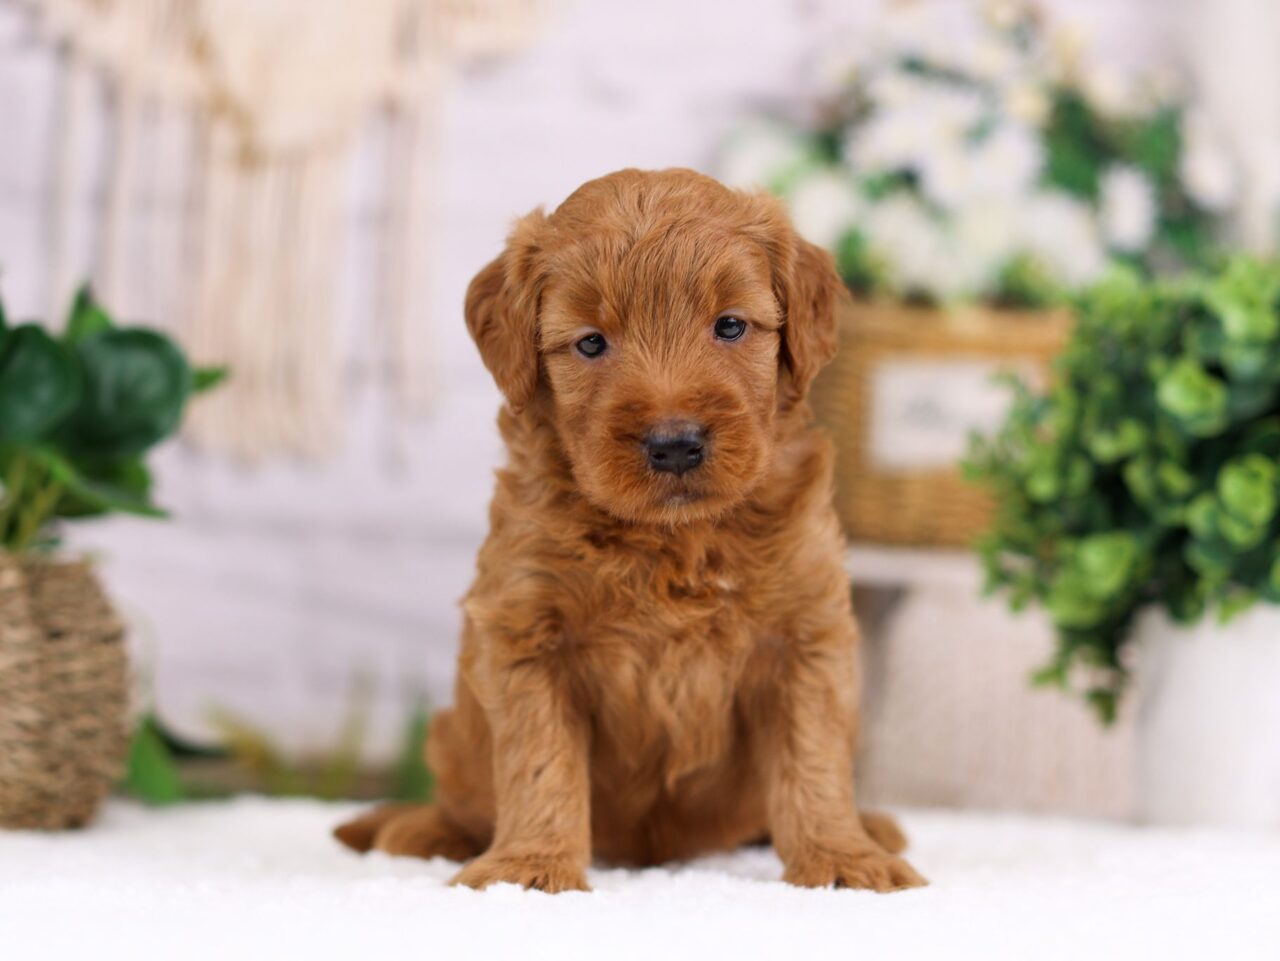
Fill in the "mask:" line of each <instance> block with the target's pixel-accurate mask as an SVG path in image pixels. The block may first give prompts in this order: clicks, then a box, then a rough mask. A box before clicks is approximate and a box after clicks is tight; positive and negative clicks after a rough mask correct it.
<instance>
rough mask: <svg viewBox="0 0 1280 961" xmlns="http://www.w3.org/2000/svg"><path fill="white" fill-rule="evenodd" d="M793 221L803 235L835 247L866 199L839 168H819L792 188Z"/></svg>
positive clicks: (821, 245) (810, 240)
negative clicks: (863, 198) (863, 199)
mask: <svg viewBox="0 0 1280 961" xmlns="http://www.w3.org/2000/svg"><path fill="white" fill-rule="evenodd" d="M787 203H788V206H789V207H790V209H791V220H792V222H793V223H794V224H795V227H796V230H797V231H799V232H800V236H802V237H804V239H805V240H807V241H809V242H810V243H814V244H817V245H818V246H819V247H826V248H827V249H831V248H833V247H835V245H836V243H837V242H838V241H839V240H840V238H841V237H843V236H844V235H845V234H846V233H847V232H848V231H849V229H850V228H851V227H853V226H854V222H855V221H856V220H857V218H858V215H859V213H860V212H861V209H862V199H861V197H860V196H859V195H858V190H857V188H856V187H855V186H854V184H853V182H852V181H851V180H850V179H849V177H848V176H847V175H846V174H845V173H843V172H842V171H840V170H837V169H831V168H828V169H825V170H817V171H815V172H814V173H812V174H810V175H809V176H806V177H802V178H801V179H800V180H799V181H798V182H797V183H796V184H795V185H794V186H793V187H792V188H791V190H790V191H789V193H788V196H787Z"/></svg>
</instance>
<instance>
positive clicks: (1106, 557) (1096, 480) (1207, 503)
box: [969, 259, 1280, 719]
mask: <svg viewBox="0 0 1280 961" xmlns="http://www.w3.org/2000/svg"><path fill="white" fill-rule="evenodd" d="M1015 384H1016V381H1015ZM969 467H970V470H971V472H972V474H973V476H974V477H975V478H976V479H978V480H980V481H982V482H983V483H985V484H986V485H987V486H988V487H989V488H990V489H991V491H992V492H993V493H994V494H995V496H996V499H997V505H998V506H997V513H996V517H995V521H994V523H993V525H992V528H991V530H990V532H989V533H988V534H987V535H986V537H985V538H984V540H983V542H982V545H981V551H982V554H983V556H984V559H985V562H986V568H987V572H988V576H989V583H990V585H991V587H992V588H993V589H999V590H1003V591H1005V592H1006V593H1007V595H1008V597H1009V599H1010V601H1011V603H1012V605H1013V606H1014V607H1015V608H1020V607H1022V606H1023V605H1025V604H1027V603H1029V602H1035V603H1038V604H1040V605H1042V606H1043V607H1044V608H1045V609H1046V610H1047V612H1048V614H1049V616H1050V618H1051V619H1052V621H1053V623H1054V625H1055V626H1056V628H1057V631H1058V636H1059V643H1058V648H1057V653H1056V656H1055V657H1054V659H1053V661H1052V663H1051V664H1049V666H1048V667H1046V668H1045V669H1044V671H1043V672H1041V674H1040V675H1039V678H1038V679H1039V680H1040V681H1042V682H1048V683H1055V684H1059V685H1066V684H1067V683H1068V681H1069V679H1070V676H1071V672H1072V669H1073V668H1077V667H1083V668H1085V669H1086V671H1087V673H1088V674H1089V676H1090V681H1089V684H1088V691H1087V696H1088V699H1089V701H1090V702H1091V703H1092V704H1093V705H1094V707H1096V708H1097V710H1098V711H1099V713H1100V714H1101V716H1102V717H1103V718H1104V719H1110V718H1112V717H1113V716H1114V713H1115V709H1116V702H1117V698H1118V696H1119V694H1120V693H1121V691H1122V690H1123V687H1124V683H1125V680H1126V677H1127V674H1128V666H1129V665H1128V659H1127V656H1126V653H1127V645H1128V637H1129V630H1130V627H1131V624H1132V622H1133V620H1134V617H1135V615H1136V614H1137V613H1138V612H1139V611H1141V610H1143V609H1144V608H1146V607H1148V606H1151V605H1159V606H1161V607H1163V608H1164V609H1165V610H1166V611H1167V612H1168V613H1169V615H1170V616H1171V617H1172V618H1173V619H1174V620H1175V621H1177V622H1180V623H1190V622H1194V621H1197V620H1199V619H1200V618H1201V617H1202V616H1204V615H1205V613H1206V612H1207V611H1209V610H1211V609H1215V608H1216V609H1217V610H1218V611H1219V612H1220V614H1221V616H1223V617H1224V618H1227V617H1230V616H1231V615H1232V614H1234V613H1237V612H1239V611H1241V610H1242V609H1244V608H1245V607H1247V606H1248V605H1250V604H1251V603H1253V602H1254V601H1256V600H1258V599H1262V600H1266V601H1269V602H1271V603H1280V265H1276V264H1274V263H1268V264H1264V263H1261V262H1257V261H1252V260H1246V259H1236V260H1233V261H1231V262H1230V263H1229V264H1228V265H1227V266H1226V268H1225V269H1224V270H1222V271H1221V272H1219V273H1216V274H1212V275H1207V276H1201V277H1193V278H1184V279H1182V280H1166V281H1162V282H1157V283H1151V282H1147V281H1143V280H1140V279H1139V278H1138V277H1137V276H1136V275H1135V274H1134V273H1133V272H1131V271H1129V272H1126V271H1120V272H1117V273H1115V274H1114V275H1112V276H1110V277H1109V278H1108V279H1106V280H1105V281H1103V282H1102V283H1101V284H1099V285H1097V286H1095V287H1094V288H1093V289H1091V290H1090V291H1088V292H1086V293H1085V294H1084V295H1083V296H1082V298H1081V301H1080V306H1079V312H1078V324H1077V327H1076V330H1075V333H1074V336H1073V339H1072V340H1071V342H1070V344H1069V346H1068V347H1067V349H1066V351H1065V352H1064V353H1063V355H1062V356H1061V358H1060V359H1059V362H1058V367H1057V380H1056V383H1055V385H1054V386H1053V387H1051V388H1050V389H1049V390H1047V391H1045V392H1033V391H1032V390H1030V389H1028V388H1027V387H1026V386H1023V385H1017V391H1016V400H1015V402H1014V405H1013V407H1012V409H1011V411H1010V413H1009V415H1008V418H1007V420H1006V421H1005V423H1004V426H1003V427H1002V428H1001V429H1000V430H999V431H998V433H996V434H995V435H994V436H993V437H991V438H988V439H985V440H979V441H976V442H975V446H974V449H973V452H972V455H971V458H970V463H969Z"/></svg>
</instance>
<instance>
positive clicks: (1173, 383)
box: [1156, 357, 1227, 437]
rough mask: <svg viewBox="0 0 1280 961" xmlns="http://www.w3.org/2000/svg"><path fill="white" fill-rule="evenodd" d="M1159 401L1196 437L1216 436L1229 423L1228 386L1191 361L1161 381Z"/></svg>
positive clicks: (1177, 366)
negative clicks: (1227, 421) (1227, 420)
mask: <svg viewBox="0 0 1280 961" xmlns="http://www.w3.org/2000/svg"><path fill="white" fill-rule="evenodd" d="M1156 400H1157V401H1158V403H1159V404H1160V406H1161V408H1163V409H1164V410H1165V411H1166V412H1168V413H1169V414H1170V415H1172V416H1173V417H1174V418H1176V419H1177V420H1178V421H1179V422H1180V423H1181V424H1182V426H1183V428H1184V429H1185V430H1186V431H1187V432H1188V433H1190V434H1194V435H1196V436H1200V437H1207V436H1209V435H1210V434H1216V433H1217V432H1218V431H1220V430H1221V429H1222V427H1223V425H1224V424H1225V423H1226V414H1227V388H1226V385H1225V384H1223V383H1222V381H1221V380H1219V379H1218V378H1217V377H1214V376H1213V375H1212V374H1210V373H1209V372H1208V371H1206V370H1205V369H1204V368H1203V367H1201V366H1200V365H1199V364H1198V363H1196V362H1195V361H1194V360H1193V359H1191V358H1190V357H1183V358H1182V359H1180V360H1179V361H1177V362H1176V363H1175V364H1174V365H1173V366H1172V367H1170V368H1169V370H1168V371H1166V372H1165V374H1164V376H1162V377H1161V378H1160V381H1159V383H1158V384H1157V386H1156Z"/></svg>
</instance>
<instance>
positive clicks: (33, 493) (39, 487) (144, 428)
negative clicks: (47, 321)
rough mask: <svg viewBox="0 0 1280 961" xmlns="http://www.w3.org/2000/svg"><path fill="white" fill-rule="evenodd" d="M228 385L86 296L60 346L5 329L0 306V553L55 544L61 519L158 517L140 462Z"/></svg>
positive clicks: (42, 335)
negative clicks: (191, 407) (198, 396)
mask: <svg viewBox="0 0 1280 961" xmlns="http://www.w3.org/2000/svg"><path fill="white" fill-rule="evenodd" d="M225 376H226V371H225V369H222V368H214V369H207V370H195V371H193V370H192V369H191V367H190V365H189V364H188V363H187V360H186V357H185V356H184V355H183V353H182V351H181V350H180V349H179V348H178V346H177V345H176V344H174V343H173V341H171V340H170V339H169V338H168V337H166V336H164V335H163V334H161V333H158V332H156V331H153V330H147V329H145V328H141V327H119V326H117V325H116V323H115V321H114V320H112V318H111V316H110V315H109V314H108V313H107V311H106V310H105V309H103V307H102V306H101V305H100V304H99V303H97V301H95V300H94V298H93V295H92V293H91V292H90V291H89V288H88V287H83V288H81V289H80V291H79V292H78V293H77V294H76V297H75V300H74V302H73V303H72V305H71V310H70V312H69V313H68V316H67V322H66V325H65V327H64V329H63V332H62V335H61V336H60V337H55V336H53V335H51V334H50V333H48V332H47V331H46V330H45V329H44V328H43V327H40V326H38V325H36V324H23V325H20V326H16V327H12V326H10V325H9V324H8V322H7V321H6V320H5V319H4V311H3V307H0V479H2V480H3V497H2V499H0V548H4V549H7V550H10V551H14V552H22V551H25V550H29V549H31V548H33V547H38V546H41V545H44V544H48V543H51V542H52V537H51V530H50V526H51V523H52V522H53V521H54V520H55V519H57V518H76V517H91V516H97V515H101V514H107V513H111V512H124V513H130V514H138V515H142V516H146V517H163V516H164V512H163V511H162V510H160V509H159V508H158V507H156V506H155V504H154V503H152V501H151V474H150V472H149V471H148V470H147V467H146V464H145V462H144V459H143V458H144V456H145V455H146V453H147V452H148V451H149V450H150V449H151V448H153V447H154V446H155V445H157V444H159V443H160V442H161V441H163V440H165V439H166V438H168V437H170V436H172V434H173V433H174V432H175V431H176V430H177V429H178V426H179V424H180V423H181V421H182V415H183V412H184V410H185V408H186V404H187V400H188V398H189V397H190V396H191V395H192V394H193V393H195V392H197V391H200V390H203V389H207V388H209V387H212V386H214V385H216V384H217V383H218V382H220V381H221V380H222V379H223V378H224V377H225Z"/></svg>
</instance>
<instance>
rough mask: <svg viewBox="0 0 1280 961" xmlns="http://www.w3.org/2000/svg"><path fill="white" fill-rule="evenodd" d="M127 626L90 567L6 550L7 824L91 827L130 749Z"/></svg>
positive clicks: (2, 585) (1, 755)
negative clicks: (14, 554) (20, 556)
mask: <svg viewBox="0 0 1280 961" xmlns="http://www.w3.org/2000/svg"><path fill="white" fill-rule="evenodd" d="M128 697H129V686H128V670H127V664H126V657H125V649H124V629H123V627H122V626H121V624H120V621H119V619H118V618H117V617H116V615H115V612H114V611H113V610H112V609H111V605H110V604H109V603H108V602H107V599H106V597H105V596H104V595H103V593H102V590H101V589H100V588H99V586H98V582H97V580H96V578H95V577H94V575H93V572H92V570H91V569H90V567H89V565H88V564H86V563H83V562H71V563H63V562H53V561H45V560H22V561H18V560H16V559H15V558H13V557H12V556H10V555H8V554H5V553H3V552H0V827H6V828H42V829H57V828H70V827H79V826H81V825H83V824H85V823H87V822H88V821H89V820H90V819H91V818H92V817H93V814H94V812H95V811H96V810H97V808H98V805H99V804H100V803H101V801H102V799H103V798H104V797H105V796H106V795H107V792H109V791H110V790H111V787H112V785H113V784H115V782H116V780H117V779H118V777H119V775H120V772H121V769H122V767H123V762H124V758H125V754H126V751H127V749H128V740H127V734H126V731H127V714H128Z"/></svg>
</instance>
